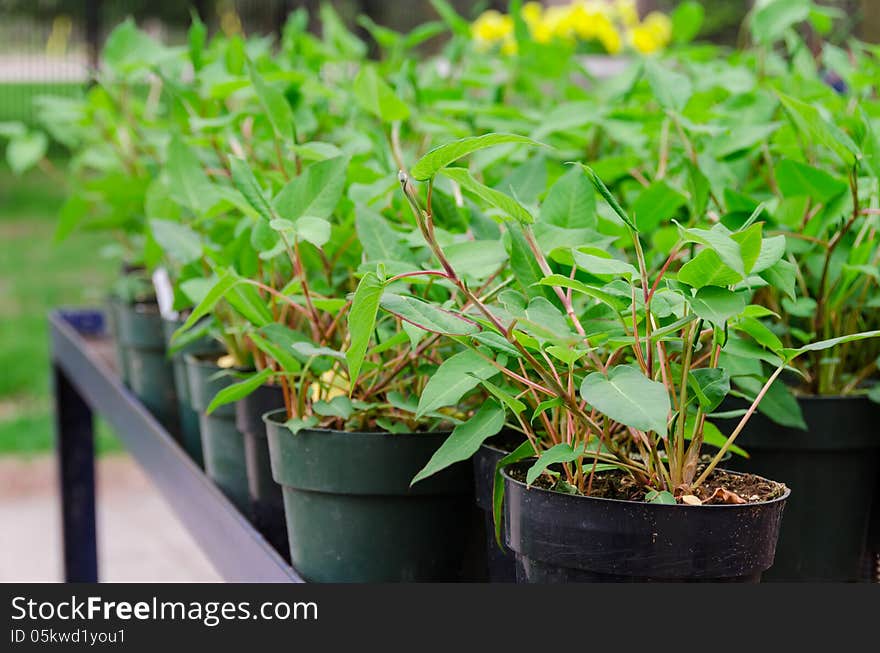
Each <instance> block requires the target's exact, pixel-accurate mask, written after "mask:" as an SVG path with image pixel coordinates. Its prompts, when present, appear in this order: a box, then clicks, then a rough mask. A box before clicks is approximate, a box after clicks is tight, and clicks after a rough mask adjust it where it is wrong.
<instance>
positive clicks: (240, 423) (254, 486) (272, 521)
mask: <svg viewBox="0 0 880 653" xmlns="http://www.w3.org/2000/svg"><path fill="white" fill-rule="evenodd" d="M279 408H284V393H283V392H282V390H281V387H280V386H278V385H264V386H261V387H259V388H257V389H256V390H255V391H254V392H252V393H251V394H249V395H248V396H246V397H244V398H243V399H240V400H239V401H237V402H236V404H235V424H236V426H237V427H238V430H239V431H241V432H242V433H243V434H244V454H245V462H246V465H247V480H248V491H249V494H250V500H251V512H252V514H253V520H254V526H256V528H257V530H258V531H260V533H262V534H263V537H265V538H266V540H267V541H268V542H269V543H270V544H272V546H273V547H275V549H276V550H277V551H278V552H279V553H280V554H281V555H282V556H284V557H285V558H288V561H289V556H290V547H289V546H288V543H287V523H286V522H285V520H284V498H283V496H282V494H281V486H280V485H278V483H276V482H275V479H273V478H272V465H271V463H270V462H269V441H268V440H267V439H266V424H265V422H263V415H265V414H266V413H268V412H270V411H273V410H277V409H279Z"/></svg>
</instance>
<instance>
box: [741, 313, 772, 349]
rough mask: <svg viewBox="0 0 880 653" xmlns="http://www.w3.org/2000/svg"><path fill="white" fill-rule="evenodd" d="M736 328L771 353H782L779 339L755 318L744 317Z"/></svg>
mask: <svg viewBox="0 0 880 653" xmlns="http://www.w3.org/2000/svg"><path fill="white" fill-rule="evenodd" d="M735 328H736V330H737V331H742V332H743V333H747V334H749V335H750V336H751V337H752V338H754V339H755V341H756V342H757V343H758V344H760V345H763V346H764V347H767V348H768V349H769V350H770V351H780V350H781V349H782V348H783V344H782V341H781V340H780V339H779V337H778V336H777V335H776V334H775V333H773V332H772V331H771V330H770V329H768V328H767V327H766V326H765V325H764V323H763V322H760V321H758V320H756V319H755V318H753V317H747V316H744V317H741V318H739V319H738V320H737V322H736V325H735Z"/></svg>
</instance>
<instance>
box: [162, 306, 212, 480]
mask: <svg viewBox="0 0 880 653" xmlns="http://www.w3.org/2000/svg"><path fill="white" fill-rule="evenodd" d="M182 324H183V320H164V319H163V320H162V330H163V332H164V336H165V343H166V349H167V350H168V351H170V350H171V337H172V336H173V335H174V332H175V331H177V329H178V328H180V326H181V325H182ZM216 350H217V347H216V345H215V344H214V343H213V342H212V341H211V339H210V338H207V337H205V338H200V339H198V340H196V341H194V342H191V343H188V344H187V345H186V346H184V347H181V348H180V349H177V350H176V351H174V353H172V354H170V356H169V357H170V359H171V368H172V370H173V372H174V389H175V391H176V393H177V415H178V419H179V434H180V439H179V442H180V444H181V446H182V447H183V448H184V450H185V451H186V452H187V453H188V454H189V455H190V457H191V458H192V459H193V460H194V461H195V462H196V464H197V465H199V467H203V466H204V457H203V456H202V435H201V430H200V429H199V413H198V411H196V410H195V409H194V408H193V406H192V400H191V399H190V392H189V382H188V380H187V375H186V361H185V360H184V357H185V356H186V355H187V354H202V353H208V352H214V351H216Z"/></svg>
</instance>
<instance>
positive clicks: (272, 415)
mask: <svg viewBox="0 0 880 653" xmlns="http://www.w3.org/2000/svg"><path fill="white" fill-rule="evenodd" d="M286 411H287V409H286V408H276V409H275V410H270V411H269V412H268V413H264V414H263V421H264V422H265V423H266V424H273V425H275V426H284V422H282V421H280V420H278V419H276V418H277V417H278V416H279V415H280V414H281V413H282V412H285V413H286ZM285 421H286V420H285ZM299 433H323V434H325V435H352V436H358V437H373V438H386V437H393V438H424V437H426V436H433V437H439V436H442V437H444V438H446V437H449V435H450V434H451V433H452V429H449V430H445V429H444V430H437V431H411V432H407V433H392V432H391V431H341V430H339V429H327V428H322V427H315V426H309V427H306V428H303V429H301V430H300V432H299ZM291 435H292V434H291ZM297 435H299V434H297Z"/></svg>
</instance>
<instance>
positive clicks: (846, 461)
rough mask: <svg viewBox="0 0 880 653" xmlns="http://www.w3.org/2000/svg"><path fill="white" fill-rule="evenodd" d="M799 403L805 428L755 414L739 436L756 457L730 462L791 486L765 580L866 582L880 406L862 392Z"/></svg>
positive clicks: (879, 481) (879, 466) (878, 478)
mask: <svg viewBox="0 0 880 653" xmlns="http://www.w3.org/2000/svg"><path fill="white" fill-rule="evenodd" d="M798 401H799V403H800V405H801V409H802V411H803V415H804V420H805V422H806V424H807V427H808V430H807V431H802V430H800V429H794V428H786V427H783V426H779V425H778V424H775V423H774V422H772V421H770V420H769V419H767V418H766V417H764V416H763V415H760V414H757V415H755V416H754V417H753V419H752V420H751V421H750V422H749V423H748V425H747V426H746V428H745V429H744V430H743V432H742V434H741V435H740V436H739V438H738V439H737V444H738V445H739V446H741V447H743V448H744V449H746V451H748V452H749V454H750V456H751V457H750V458H749V459H742V458H739V457H738V456H735V457H734V459H733V460H732V461H731V463H730V467H731V468H733V469H737V470H741V471H745V472H750V473H753V474H758V475H760V476H765V477H768V478H775V479H778V480H779V481H781V482H783V483H785V484H786V485H787V486H788V487H790V488H791V489H792V492H793V494H792V499H791V500H790V501H789V502H788V504H787V506H786V509H785V521H784V523H783V526H782V531H781V533H780V535H779V544H778V546H777V552H776V563H775V564H774V565H773V568H772V569H770V570H769V571H768V572H767V573H766V574H765V580H771V581H837V582H842V581H856V580H866V578H865V576H866V573H867V571H866V570H867V567H868V566H867V565H865V557H866V556H867V555H870V553H869V548H870V545H869V543H868V537H869V536H868V532H869V524H870V521H871V512H872V504H873V503H874V502H875V501H876V500H877V499H876V495H877V488H878V487H880V429H878V426H877V425H878V422H880V405H878V404H875V403H873V402H871V401H870V400H868V399H867V398H863V397H800V398H799V399H798ZM719 427H722V424H720V423H719ZM722 430H723V429H722Z"/></svg>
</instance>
